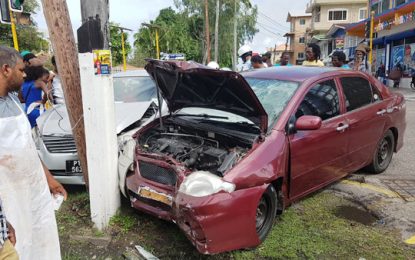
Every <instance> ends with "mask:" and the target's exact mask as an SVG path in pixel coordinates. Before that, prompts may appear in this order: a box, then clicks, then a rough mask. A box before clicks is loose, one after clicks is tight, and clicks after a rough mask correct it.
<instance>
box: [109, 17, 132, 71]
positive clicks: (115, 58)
mask: <svg viewBox="0 0 415 260" xmlns="http://www.w3.org/2000/svg"><path fill="white" fill-rule="evenodd" d="M121 33H122V30H121V28H120V25H119V24H117V23H114V22H110V48H111V55H112V64H113V66H116V65H119V64H122V63H123V56H122V37H121ZM123 34H124V48H125V56H126V57H128V55H129V53H130V52H131V45H130V43H129V42H128V34H127V33H126V32H123Z"/></svg>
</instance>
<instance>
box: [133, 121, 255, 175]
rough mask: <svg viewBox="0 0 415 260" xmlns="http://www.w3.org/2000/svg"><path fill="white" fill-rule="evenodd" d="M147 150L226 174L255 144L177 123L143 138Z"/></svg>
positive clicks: (192, 166)
mask: <svg viewBox="0 0 415 260" xmlns="http://www.w3.org/2000/svg"><path fill="white" fill-rule="evenodd" d="M139 145H140V148H141V149H142V150H143V151H144V152H147V153H155V154H159V155H167V156H170V157H172V158H173V159H174V160H176V161H178V162H180V163H182V164H183V165H184V166H185V167H186V168H188V169H190V170H192V171H196V170H202V171H209V172H211V173H214V174H216V175H218V176H224V175H225V173H226V172H227V171H228V170H229V169H231V168H232V167H233V166H234V165H235V164H236V163H237V162H238V161H239V160H240V159H241V158H242V157H243V156H244V155H245V154H246V153H247V151H248V150H249V149H250V148H251V145H247V144H246V143H243V142H238V140H237V139H236V138H235V139H233V138H230V137H229V136H225V135H222V134H219V133H214V132H210V131H203V130H196V129H195V128H190V127H183V126H180V125H176V124H166V125H164V127H163V128H162V129H160V128H157V127H155V128H152V129H150V130H149V131H147V132H146V133H144V134H143V135H142V136H141V137H140V139H139Z"/></svg>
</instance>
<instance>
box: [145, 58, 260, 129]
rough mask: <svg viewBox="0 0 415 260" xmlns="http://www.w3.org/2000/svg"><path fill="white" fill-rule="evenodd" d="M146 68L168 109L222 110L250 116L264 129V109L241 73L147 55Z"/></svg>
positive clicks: (250, 118) (172, 110)
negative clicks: (148, 57)
mask: <svg viewBox="0 0 415 260" xmlns="http://www.w3.org/2000/svg"><path fill="white" fill-rule="evenodd" d="M145 69H146V70H147V72H148V73H149V74H150V76H151V77H152V78H153V79H154V81H155V82H156V85H157V87H158V88H159V90H160V93H161V95H162V96H163V98H164V100H165V101H166V103H167V106H168V108H169V111H171V112H175V111H177V110H179V109H181V108H184V107H203V108H211V109H218V110H223V111H226V112H230V113H233V114H236V115H240V116H242V117H245V118H247V119H249V120H251V121H252V122H253V123H254V124H256V125H257V126H259V128H260V129H261V131H262V132H266V130H267V126H268V116H267V113H266V112H265V109H264V107H263V106H262V104H261V103H260V101H259V100H258V98H257V96H256V95H255V93H254V91H253V90H252V88H251V87H250V86H249V84H248V83H247V82H246V80H245V79H244V78H243V77H242V76H241V75H240V74H238V73H236V72H233V71H223V70H215V69H211V68H208V67H206V66H204V65H202V64H199V63H196V62H187V61H160V60H152V59H147V65H146V66H145Z"/></svg>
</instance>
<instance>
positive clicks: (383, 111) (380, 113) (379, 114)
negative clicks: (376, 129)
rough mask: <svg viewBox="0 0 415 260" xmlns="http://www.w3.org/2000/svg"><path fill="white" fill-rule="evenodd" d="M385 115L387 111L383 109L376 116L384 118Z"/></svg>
mask: <svg viewBox="0 0 415 260" xmlns="http://www.w3.org/2000/svg"><path fill="white" fill-rule="evenodd" d="M385 113H386V109H382V110H379V111H378V112H376V115H378V116H382V115H383V114H385Z"/></svg>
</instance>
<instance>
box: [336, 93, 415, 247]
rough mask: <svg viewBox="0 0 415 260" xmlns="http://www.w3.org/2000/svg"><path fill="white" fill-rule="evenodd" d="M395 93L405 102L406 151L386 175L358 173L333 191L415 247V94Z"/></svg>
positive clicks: (404, 149) (394, 159)
mask: <svg viewBox="0 0 415 260" xmlns="http://www.w3.org/2000/svg"><path fill="white" fill-rule="evenodd" d="M393 91H398V92H401V93H402V94H404V96H405V99H406V105H407V106H406V121H407V127H406V132H405V136H404V146H403V148H402V149H401V150H400V151H399V152H398V153H395V154H394V157H393V159H392V162H391V164H390V165H389V168H388V169H387V170H386V171H385V172H383V173H381V174H379V175H370V174H367V173H365V172H358V173H355V174H352V175H351V176H350V177H349V178H348V179H347V180H343V181H340V182H339V183H337V184H335V185H333V186H332V187H331V189H333V190H335V191H337V192H340V194H342V195H344V196H347V197H349V198H350V199H352V200H353V201H355V202H357V203H359V204H360V205H361V206H362V207H363V208H365V209H367V210H368V211H370V212H371V213H372V214H373V215H375V216H376V217H378V218H379V219H380V222H381V223H382V224H383V225H385V226H386V227H389V228H394V229H397V230H399V231H400V233H401V235H402V239H403V241H405V242H406V243H407V244H410V245H414V246H415V170H414V169H415V91H413V90H410V89H398V90H393Z"/></svg>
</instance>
